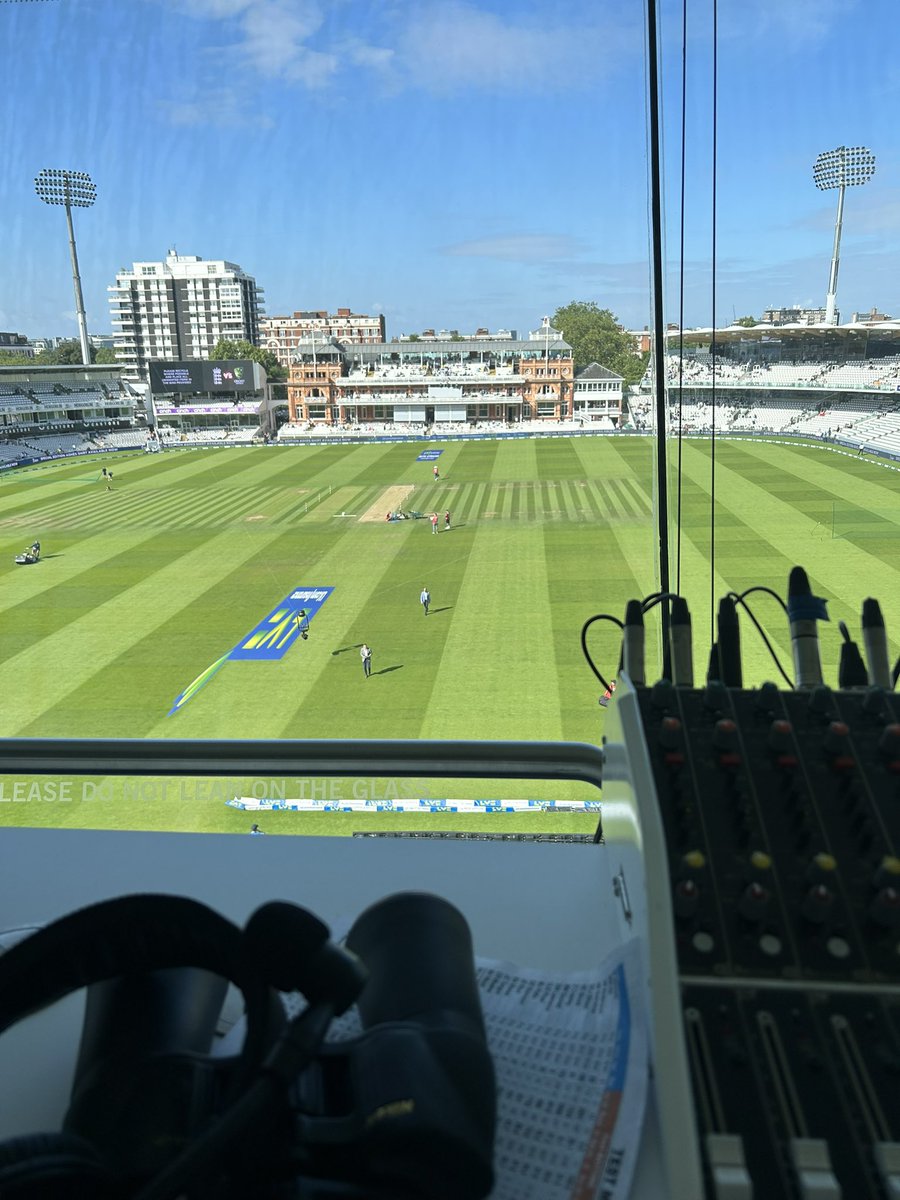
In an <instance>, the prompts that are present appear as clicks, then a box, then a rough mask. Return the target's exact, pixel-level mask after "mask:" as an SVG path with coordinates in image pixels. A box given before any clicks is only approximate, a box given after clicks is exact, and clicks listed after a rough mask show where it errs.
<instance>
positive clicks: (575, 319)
mask: <svg viewBox="0 0 900 1200" xmlns="http://www.w3.org/2000/svg"><path fill="white" fill-rule="evenodd" d="M551 324H552V325H553V328H554V329H558V330H560V332H561V333H562V335H563V337H564V338H565V340H566V341H567V342H568V343H569V345H570V346H571V347H572V352H573V355H574V358H575V369H576V371H580V370H581V369H582V368H583V367H588V366H590V364H591V363H592V362H595V363H599V364H600V366H601V367H606V368H607V369H608V370H610V371H615V373H616V374H617V375H621V376H622V378H623V379H624V380H625V382H626V383H637V382H638V380H639V379H640V378H641V376H642V375H643V374H644V368H645V366H646V364H647V357H648V356H647V355H645V354H638V353H637V352H636V351H635V349H634V340H633V338H632V336H631V334H630V333H628V331H627V330H625V329H623V328H622V326H621V325H620V324H619V322H618V321H617V320H616V318H615V316H614V315H613V314H612V313H611V312H610V310H609V309H608V308H599V307H598V306H597V304H596V303H595V302H594V301H593V300H573V301H572V302H571V303H570V304H566V305H565V306H564V307H563V308H558V309H557V310H556V312H555V313H554V314H553V316H552V317H551Z"/></svg>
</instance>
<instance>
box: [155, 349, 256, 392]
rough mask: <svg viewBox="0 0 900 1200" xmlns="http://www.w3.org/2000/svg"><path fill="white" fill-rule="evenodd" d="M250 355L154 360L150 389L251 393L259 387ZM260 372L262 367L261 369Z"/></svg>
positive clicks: (161, 390) (254, 365)
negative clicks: (245, 356)
mask: <svg viewBox="0 0 900 1200" xmlns="http://www.w3.org/2000/svg"><path fill="white" fill-rule="evenodd" d="M258 366H259V364H258V363H255V362H253V361H252V359H249V358H239V359H222V360H221V361H216V362H210V361H209V360H208V359H200V358H195V359H191V360H189V361H186V362H171V361H166V360H160V359H157V360H154V361H152V362H151V363H150V390H151V392H153V393H154V394H156V393H161V392H252V391H255V389H256V388H257V387H258V386H260V384H257V381H256V378H255V372H254V367H258ZM260 374H262V369H261V368H260Z"/></svg>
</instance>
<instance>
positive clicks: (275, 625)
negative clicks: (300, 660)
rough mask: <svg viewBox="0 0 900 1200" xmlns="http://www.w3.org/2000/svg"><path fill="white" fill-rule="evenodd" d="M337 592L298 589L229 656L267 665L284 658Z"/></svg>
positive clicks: (242, 639)
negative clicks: (266, 663) (329, 598)
mask: <svg viewBox="0 0 900 1200" xmlns="http://www.w3.org/2000/svg"><path fill="white" fill-rule="evenodd" d="M333 591H334V588H330V587H320V588H296V589H295V590H294V591H293V592H291V594H290V596H288V597H287V598H286V599H285V600H282V602H281V603H280V604H278V605H276V606H275V608H273V609H272V611H271V612H270V613H269V615H268V616H267V617H264V618H263V619H262V620H261V621H260V623H259V624H258V625H256V626H254V628H253V629H251V630H250V632H249V633H248V634H247V635H246V637H243V638H241V640H240V641H239V642H238V644H237V645H236V646H235V648H234V649H233V650H232V651H231V652H230V654H229V655H228V657H229V658H233V659H244V660H246V659H253V660H254V661H260V660H262V661H263V662H276V661H277V660H278V659H280V658H284V656H285V654H286V653H287V651H288V649H289V648H290V647H291V646H292V645H293V644H294V642H296V640H297V638H298V637H300V635H301V633H305V632H306V630H307V626H308V625H309V622H310V621H311V620H312V618H313V617H314V616H315V615H316V613H317V612H318V611H319V609H320V608H321V607H322V605H323V604H324V603H325V601H326V600H327V599H328V597H329V596H330V595H331V593H332V592H333ZM301 612H302V613H305V616H301V615H300V614H301Z"/></svg>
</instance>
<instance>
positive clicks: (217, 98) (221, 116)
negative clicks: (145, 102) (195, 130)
mask: <svg viewBox="0 0 900 1200" xmlns="http://www.w3.org/2000/svg"><path fill="white" fill-rule="evenodd" d="M159 107H160V108H161V109H162V110H163V112H165V113H166V115H167V116H168V118H169V120H170V121H171V123H172V124H173V125H185V126H189V125H206V126H209V125H212V126H215V127H218V128H220V129H270V128H271V127H272V124H273V122H272V118H271V117H269V116H267V115H266V114H265V113H261V112H258V111H255V110H253V109H251V108H248V107H247V99H246V96H245V95H244V94H243V93H242V92H240V91H236V90H233V89H231V88H216V89H213V90H212V91H209V90H204V91H203V92H202V93H201V94H200V95H198V96H196V97H194V98H192V99H183V100H161V101H159Z"/></svg>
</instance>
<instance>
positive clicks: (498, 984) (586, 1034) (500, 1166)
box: [476, 941, 648, 1200]
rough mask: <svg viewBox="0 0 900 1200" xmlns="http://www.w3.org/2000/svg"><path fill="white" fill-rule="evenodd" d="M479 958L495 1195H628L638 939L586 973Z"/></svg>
mask: <svg viewBox="0 0 900 1200" xmlns="http://www.w3.org/2000/svg"><path fill="white" fill-rule="evenodd" d="M476 964H477V969H478V970H477V973H478V983H479V989H480V993H481V1003H482V1007H483V1009H484V1017H485V1024H486V1027H487V1035H488V1044H489V1045H490V1048H491V1053H492V1055H493V1059H494V1065H495V1068H496V1072H497V1085H498V1124H497V1141H496V1147H495V1152H494V1166H495V1169H496V1173H497V1182H496V1185H495V1187H494V1190H493V1192H492V1193H491V1200H594V1198H595V1197H597V1198H599V1200H624V1197H626V1196H627V1195H628V1192H629V1189H630V1186H631V1179H632V1176H633V1174H634V1168H635V1162H636V1159H637V1154H638V1147H639V1145H640V1140H641V1129H642V1124H643V1119H644V1108H645V1104H646V1098H647V1082H648V1058H647V1031H646V1024H645V1018H644V1011H643V1003H644V997H645V995H646V993H645V990H644V987H643V981H642V979H641V976H640V955H639V949H638V945H637V943H636V942H635V941H632V942H629V943H626V944H625V945H624V946H623V947H621V948H619V949H618V950H617V951H616V952H615V953H614V955H612V956H610V958H609V959H608V960H607V962H606V963H605V964H604V966H603V967H602V968H600V969H599V970H596V971H589V972H580V973H558V974H555V973H548V972H546V971H538V970H532V969H530V968H527V967H517V966H514V965H512V964H508V963H502V962H497V961H494V960H492V959H484V958H478V959H477V960H476Z"/></svg>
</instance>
